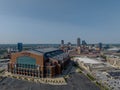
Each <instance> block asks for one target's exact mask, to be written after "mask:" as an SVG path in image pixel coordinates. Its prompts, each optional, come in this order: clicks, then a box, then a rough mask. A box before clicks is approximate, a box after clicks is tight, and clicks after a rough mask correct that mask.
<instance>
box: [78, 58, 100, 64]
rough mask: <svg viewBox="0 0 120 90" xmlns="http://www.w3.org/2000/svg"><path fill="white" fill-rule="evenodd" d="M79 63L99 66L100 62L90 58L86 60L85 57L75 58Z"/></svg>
mask: <svg viewBox="0 0 120 90" xmlns="http://www.w3.org/2000/svg"><path fill="white" fill-rule="evenodd" d="M77 59H78V60H79V61H82V62H84V63H90V64H100V63H102V62H100V61H98V60H95V59H91V58H87V57H83V58H81V57H79V58H77Z"/></svg>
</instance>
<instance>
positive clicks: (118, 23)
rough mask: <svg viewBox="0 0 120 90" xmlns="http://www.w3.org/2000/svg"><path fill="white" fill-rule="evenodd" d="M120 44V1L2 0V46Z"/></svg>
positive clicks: (0, 5)
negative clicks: (79, 40)
mask: <svg viewBox="0 0 120 90" xmlns="http://www.w3.org/2000/svg"><path fill="white" fill-rule="evenodd" d="M78 37H80V38H81V39H82V40H86V42H87V43H99V42H102V43H120V0H0V44H9V43H10V44H14V43H17V42H22V43H34V44H36V43H37V44H43V43H44V44H47V43H51V44H54V43H60V41H61V40H65V43H67V42H71V43H76V39H77V38H78Z"/></svg>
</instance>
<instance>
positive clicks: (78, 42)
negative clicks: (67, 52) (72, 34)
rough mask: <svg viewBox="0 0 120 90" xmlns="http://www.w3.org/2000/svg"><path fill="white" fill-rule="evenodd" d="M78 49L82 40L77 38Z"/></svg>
mask: <svg viewBox="0 0 120 90" xmlns="http://www.w3.org/2000/svg"><path fill="white" fill-rule="evenodd" d="M77 47H80V38H77Z"/></svg>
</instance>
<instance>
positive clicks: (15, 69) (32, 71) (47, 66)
mask: <svg viewBox="0 0 120 90" xmlns="http://www.w3.org/2000/svg"><path fill="white" fill-rule="evenodd" d="M69 60H70V59H69V56H68V54H67V53H64V52H63V51H62V50H59V49H56V48H46V49H35V50H30V51H22V52H17V53H14V54H12V56H11V60H10V63H9V64H8V72H11V73H12V74H19V75H25V76H33V77H55V76H56V75H59V74H62V70H63V69H64V67H65V66H66V65H67V64H68V63H69Z"/></svg>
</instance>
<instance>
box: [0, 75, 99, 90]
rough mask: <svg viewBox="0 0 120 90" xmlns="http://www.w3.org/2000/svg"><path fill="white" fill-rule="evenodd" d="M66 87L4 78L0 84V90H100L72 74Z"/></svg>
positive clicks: (84, 77) (86, 80) (87, 80)
mask: <svg viewBox="0 0 120 90" xmlns="http://www.w3.org/2000/svg"><path fill="white" fill-rule="evenodd" d="M67 82H68V84H67V85H62V86H60V85H57V86H56V85H55V86H54V85H48V84H40V83H33V82H27V81H22V80H17V79H12V78H6V79H4V80H3V81H1V82H0V90H68V89H69V90H100V89H99V87H97V86H96V85H95V84H93V83H92V82H91V81H90V80H89V79H87V77H86V76H84V75H83V74H79V73H73V74H72V75H70V78H69V79H67Z"/></svg>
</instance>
